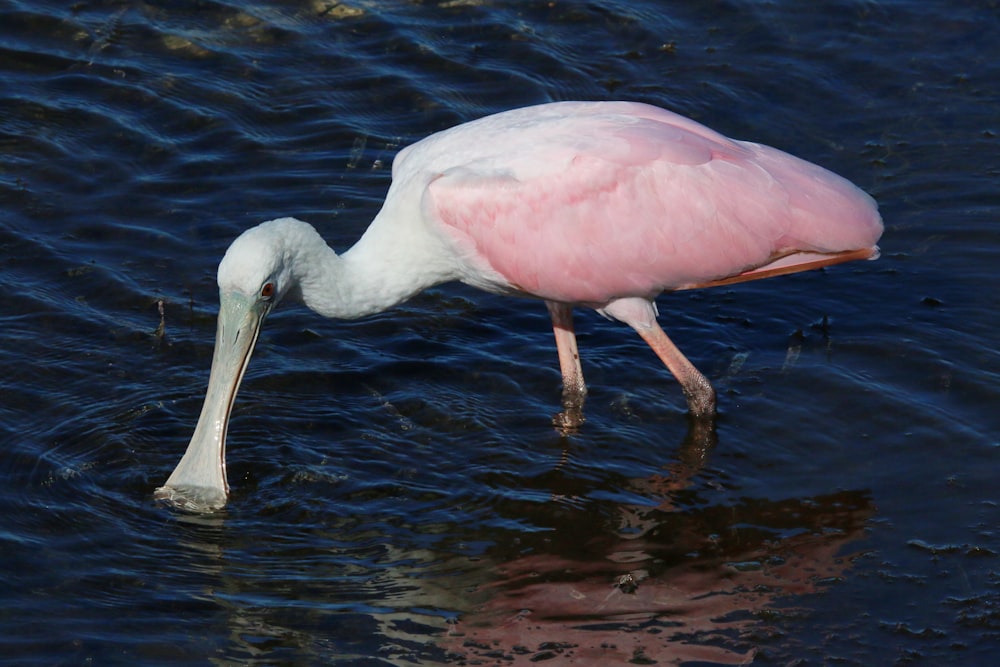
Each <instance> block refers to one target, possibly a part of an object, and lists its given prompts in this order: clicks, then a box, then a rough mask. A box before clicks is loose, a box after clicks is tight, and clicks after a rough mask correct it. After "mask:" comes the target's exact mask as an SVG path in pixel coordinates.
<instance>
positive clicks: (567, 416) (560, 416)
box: [552, 406, 586, 435]
mask: <svg viewBox="0 0 1000 667" xmlns="http://www.w3.org/2000/svg"><path fill="white" fill-rule="evenodd" d="M563 407H564V409H563V411H562V412H558V413H556V414H554V415H552V425H553V426H555V427H556V428H557V429H559V432H560V433H561V434H562V435H572V434H574V433H576V432H577V431H578V430H579V429H580V427H581V426H582V425H583V422H585V421H586V418H585V417H584V416H583V409H582V408H581V407H566V406H563Z"/></svg>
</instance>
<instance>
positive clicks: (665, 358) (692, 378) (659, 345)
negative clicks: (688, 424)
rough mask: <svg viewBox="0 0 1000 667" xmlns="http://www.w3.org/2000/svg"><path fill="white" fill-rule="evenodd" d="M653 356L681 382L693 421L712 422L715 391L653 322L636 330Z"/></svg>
mask: <svg viewBox="0 0 1000 667" xmlns="http://www.w3.org/2000/svg"><path fill="white" fill-rule="evenodd" d="M636 331H637V332H638V333H639V335H640V336H642V339H643V340H644V341H646V342H647V343H648V344H649V346H650V347H651V348H653V352H656V356H658V357H659V358H660V361H662V362H663V363H664V364H665V365H666V367H667V368H669V369H670V372H671V373H673V375H674V377H675V378H677V382H679V383H680V385H681V389H682V390H683V391H684V396H685V397H686V398H687V402H688V410H690V411H691V416H692V417H694V418H696V419H711V418H712V417H714V416H715V389H713V388H712V384H711V383H710V382H709V381H708V379H707V378H706V377H705V376H704V375H702V374H701V372H700V371H699V370H698V369H697V368H695V367H694V364H692V363H691V362H690V361H688V358H687V357H685V356H684V354H683V353H682V352H681V351H680V350H679V349H677V346H676V345H674V342H673V341H672V340H670V338H669V337H667V334H666V333H664V331H663V329H661V328H660V325H659V324H656V323H655V322H654V323H653V326H651V327H648V328H636Z"/></svg>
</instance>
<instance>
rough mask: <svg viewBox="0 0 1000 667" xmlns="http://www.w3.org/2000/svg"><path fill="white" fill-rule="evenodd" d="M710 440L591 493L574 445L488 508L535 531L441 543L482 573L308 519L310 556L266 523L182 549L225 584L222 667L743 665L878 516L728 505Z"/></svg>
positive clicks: (753, 503) (824, 498) (823, 504)
mask: <svg viewBox="0 0 1000 667" xmlns="http://www.w3.org/2000/svg"><path fill="white" fill-rule="evenodd" d="M711 435H712V437H708V438H706V437H705V434H703V433H695V434H689V436H688V437H687V439H686V440H685V442H684V444H683V445H682V447H681V450H680V451H679V452H678V453H675V456H674V460H673V461H672V462H670V463H668V464H666V465H664V466H663V467H662V468H661V470H660V472H659V473H658V474H655V475H648V474H647V475H644V476H639V477H635V478H628V477H626V476H622V475H617V476H616V475H612V474H608V475H606V476H605V477H604V478H602V479H600V480H596V481H595V480H593V479H590V480H581V476H580V475H577V474H573V471H572V470H570V468H571V467H572V466H573V463H574V462H573V453H572V444H571V443H570V445H569V447H568V450H567V459H565V460H564V461H563V463H562V464H561V466H562V467H563V468H565V470H561V469H560V467H559V466H557V467H556V469H554V470H551V471H549V473H547V474H545V475H542V476H540V478H538V479H521V480H517V482H516V483H517V484H519V485H521V488H522V489H524V488H526V487H530V489H528V490H529V491H531V493H524V494H501V495H504V499H503V500H502V501H501V502H500V504H498V505H497V506H496V507H494V508H493V509H492V511H494V513H495V514H496V515H497V516H498V517H499V518H500V519H510V520H511V521H510V524H508V525H513V524H518V525H529V524H530V525H532V526H534V527H536V528H538V530H537V531H531V530H520V529H511V528H509V527H508V528H503V529H501V528H483V527H482V526H474V525H465V524H463V525H455V524H449V525H447V526H445V525H441V526H437V525H435V526H434V527H433V530H432V532H433V533H434V534H447V535H452V536H453V538H454V542H462V543H467V542H477V541H478V542H479V543H488V544H490V545H491V546H489V547H486V548H485V550H484V551H482V552H480V553H477V554H475V556H473V557H470V556H469V555H466V554H464V553H457V552H456V550H454V549H449V548H448V547H447V546H441V545H444V544H446V543H450V542H451V540H450V539H447V540H445V541H444V542H442V543H440V544H439V547H435V548H426V547H413V546H412V545H411V546H410V547H406V546H405V545H403V544H398V543H394V540H393V538H392V536H391V535H390V536H386V538H378V539H376V537H375V536H374V534H373V533H372V530H373V528H372V524H371V522H372V521H373V519H372V518H371V517H367V518H366V517H364V516H353V517H352V516H346V515H345V516H341V517H339V518H337V517H333V516H326V517H325V518H324V519H323V521H325V522H326V525H324V526H322V527H321V528H319V529H315V530H314V529H313V528H312V527H311V526H300V525H298V524H299V521H298V520H297V521H296V522H295V525H294V526H292V527H291V530H292V531H293V532H294V534H295V535H300V536H301V538H300V539H293V538H292V536H290V535H289V534H287V533H288V531H289V526H285V528H284V530H285V532H286V534H285V535H284V536H283V537H282V538H281V539H278V538H272V539H270V540H268V539H267V538H265V537H263V536H264V535H266V533H267V532H269V531H271V530H274V527H273V525H272V524H273V522H274V521H275V520H276V517H274V516H268V517H267V518H266V520H265V519H261V518H257V519H255V521H261V522H263V524H258V527H259V528H260V530H259V531H256V532H255V531H254V530H253V526H252V525H245V526H243V527H242V529H239V530H238V529H236V527H234V526H226V527H223V526H217V525H210V526H209V525H200V524H199V525H192V526H189V527H188V528H187V529H186V530H185V532H186V538H187V539H186V540H185V543H188V542H190V541H191V538H192V537H193V536H195V535H198V536H200V537H202V538H204V539H205V540H207V541H208V542H210V543H211V544H206V545H191V544H187V546H189V547H193V548H191V549H189V551H188V553H187V559H188V560H193V561H196V562H195V563H192V564H191V565H192V566H193V567H194V566H197V567H196V568H195V569H196V571H198V572H201V573H202V574H203V575H207V574H210V573H212V572H214V573H215V577H213V579H214V581H213V583H212V584H211V585H210V587H209V590H208V591H207V593H206V596H199V597H200V599H202V600H207V599H215V600H216V603H217V604H218V605H220V606H221V608H223V609H225V613H224V614H222V615H221V616H216V618H215V621H216V622H222V623H224V624H225V625H226V626H227V627H226V628H225V629H224V628H217V632H219V633H221V634H223V636H225V635H228V636H229V637H230V638H231V643H230V645H229V648H228V649H227V650H226V651H225V656H226V657H224V658H221V659H222V660H223V662H225V661H226V660H229V659H231V658H232V659H236V658H238V659H239V660H240V661H242V662H245V663H246V664H251V663H255V662H258V661H259V662H264V663H267V662H269V661H270V659H271V658H273V657H274V656H276V655H279V654H280V655H285V656H288V655H297V656H300V657H302V658H303V659H309V660H312V659H316V660H320V661H322V660H324V659H325V658H326V657H329V656H330V655H334V654H336V655H338V656H340V657H344V656H346V655H347V654H350V655H352V656H353V657H356V658H358V659H361V658H364V657H365V655H366V651H367V652H368V653H369V654H370V655H368V657H369V658H370V657H373V656H374V655H375V654H376V653H377V656H378V659H379V660H381V661H382V662H383V663H385V664H399V665H404V664H405V665H409V664H414V663H420V664H437V663H449V664H452V663H453V664H488V665H492V664H499V665H532V664H536V663H537V662H539V661H544V664H549V665H559V664H652V662H653V661H656V663H657V664H676V663H683V662H685V661H695V662H697V661H702V662H711V663H716V664H742V663H745V662H748V661H750V660H752V659H753V656H754V654H755V647H754V643H753V638H754V637H755V636H758V634H759V633H761V632H764V633H766V631H767V630H766V624H767V623H768V622H769V620H768V619H770V618H780V617H781V615H782V614H783V613H787V610H788V609H789V608H790V607H794V605H796V604H808V601H807V600H806V599H802V598H799V597H796V596H802V595H804V594H811V593H817V592H820V591H822V590H824V589H826V588H827V587H829V586H831V585H835V583H836V582H837V581H838V580H839V579H841V578H843V577H844V576H845V575H846V573H847V571H848V570H849V569H850V567H851V565H852V562H853V560H854V558H855V555H856V554H855V553H852V552H856V551H858V550H859V549H860V546H857V545H855V543H856V542H858V541H859V540H860V539H861V538H862V537H863V535H864V531H865V526H866V523H867V521H868V519H869V518H870V517H871V516H872V515H873V513H874V511H875V510H874V506H873V503H872V501H871V499H870V496H869V494H868V493H867V492H865V491H840V492H836V493H832V494H828V495H817V496H813V497H807V498H785V499H760V498H758V499H747V498H742V499H737V500H729V498H731V495H730V494H727V493H724V492H721V491H718V488H717V487H718V484H717V478H718V475H719V473H717V472H713V471H711V470H709V469H706V468H705V466H704V463H705V461H706V459H707V458H709V451H710V449H711V446H712V443H713V442H714V434H711ZM505 479H506V480H507V483H510V478H509V477H507V478H505ZM483 481H484V482H486V483H490V481H491V480H490V479H484V480H483ZM598 487H599V488H598ZM540 490H541V491H544V492H545V493H546V494H548V495H549V497H550V498H551V500H550V501H549V502H539V501H538V500H537V498H538V497H539V496H538V494H537V491H540ZM717 491H718V492H717ZM716 496H724V497H725V498H727V500H723V501H716V502H713V501H712V498H713V497H716ZM529 498H530V500H529ZM289 502H291V500H290V501H289ZM341 507H343V505H341ZM313 518H315V517H313ZM268 526H270V528H268ZM397 528H398V526H397ZM411 530H413V532H414V534H418V535H419V534H427V531H428V530H431V529H429V528H428V526H426V525H417V526H413V527H411ZM244 532H247V533H253V534H246V535H243V534H242V533H244ZM276 532H281V531H276ZM222 534H225V535H226V537H222ZM400 534H403V533H402V532H401V533H400ZM352 536H353V538H357V542H354V541H353V538H352ZM216 539H218V542H216ZM241 544H243V546H245V547H246V549H247V550H244V549H243V547H241ZM251 544H252V546H249V545H251ZM352 544H353V545H354V546H353V547H352ZM198 563H200V565H198ZM261 600H267V601H268V603H267V604H266V605H265V604H260V601H261ZM223 619H228V620H223ZM340 627H349V628H353V631H351V633H349V634H350V636H349V637H348V636H340V635H338V633H337V630H336V628H340Z"/></svg>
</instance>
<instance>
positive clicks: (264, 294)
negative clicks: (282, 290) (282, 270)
mask: <svg viewBox="0 0 1000 667" xmlns="http://www.w3.org/2000/svg"><path fill="white" fill-rule="evenodd" d="M272 297H274V283H271V282H268V283H264V286H263V287H261V288H260V298H262V299H270V298H272Z"/></svg>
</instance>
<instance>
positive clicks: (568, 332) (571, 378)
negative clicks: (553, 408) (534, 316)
mask: <svg viewBox="0 0 1000 667" xmlns="http://www.w3.org/2000/svg"><path fill="white" fill-rule="evenodd" d="M545 305H546V306H547V307H548V309H549V315H551V316H552V331H553V333H554V334H555V337H556V350H557V351H558V352H559V369H560V370H561V371H562V379H563V390H562V405H563V411H562V412H560V413H559V414H557V415H555V416H554V417H553V418H552V423H553V424H555V425H556V426H557V427H559V428H561V429H564V430H572V429H575V428H577V427H579V426H580V424H582V423H583V401H584V399H585V398H586V397H587V385H586V384H585V383H584V381H583V368H581V366H580V352H579V350H578V349H577V347H576V333H575V332H574V331H573V306H570V305H569V304H565V303H557V302H555V301H546V302H545Z"/></svg>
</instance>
